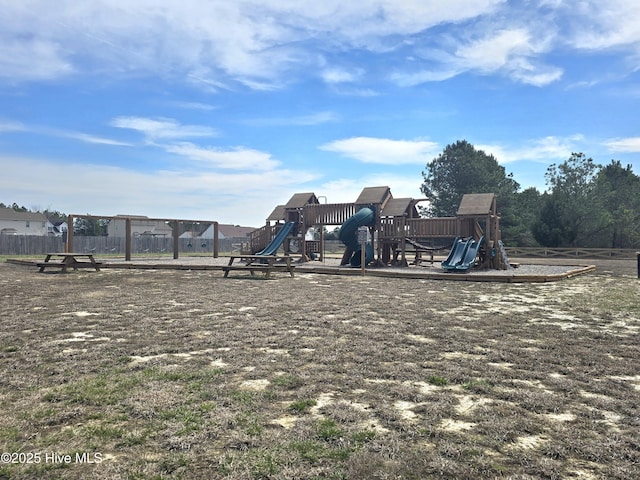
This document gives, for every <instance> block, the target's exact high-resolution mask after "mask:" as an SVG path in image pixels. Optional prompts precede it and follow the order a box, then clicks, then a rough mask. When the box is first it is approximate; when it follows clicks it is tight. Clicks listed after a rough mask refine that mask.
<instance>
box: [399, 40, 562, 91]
mask: <svg viewBox="0 0 640 480" xmlns="http://www.w3.org/2000/svg"><path fill="white" fill-rule="evenodd" d="M552 36H553V35H551V34H550V33H549V32H545V34H544V36H543V37H542V38H540V35H539V32H536V33H534V32H532V31H530V30H529V29H528V28H525V27H521V28H505V29H502V30H500V29H498V30H490V31H483V30H480V34H479V36H478V37H477V38H472V39H470V40H453V39H448V41H447V42H445V44H444V45H443V46H442V47H441V48H440V49H435V50H434V49H429V50H425V51H424V52H422V58H423V60H425V63H428V64H429V65H430V67H429V68H428V69H424V68H423V69H421V70H418V71H414V72H403V71H399V72H394V73H393V74H392V75H391V79H392V80H393V81H395V82H396V83H397V84H398V85H400V86H413V85H418V84H421V83H425V82H437V81H444V80H448V79H449V78H452V77H455V76H457V75H460V74H462V73H464V72H469V71H470V72H478V73H480V74H483V75H487V74H493V73H496V72H498V73H501V74H502V75H505V76H508V77H510V78H512V79H513V80H515V81H518V82H522V83H526V84H529V85H534V86H544V85H547V84H549V83H552V82H554V81H556V80H558V79H559V78H561V77H562V73H563V72H562V69H560V68H558V67H555V66H551V65H544V64H542V63H541V62H539V61H538V60H536V59H537V58H538V57H539V56H541V55H542V54H544V53H545V52H547V51H548V50H549V49H550V48H551V40H550V37H552Z"/></svg>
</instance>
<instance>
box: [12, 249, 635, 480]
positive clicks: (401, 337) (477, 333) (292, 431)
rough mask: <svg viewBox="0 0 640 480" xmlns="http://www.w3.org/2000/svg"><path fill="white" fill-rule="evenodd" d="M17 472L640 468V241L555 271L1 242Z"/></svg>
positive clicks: (304, 475) (350, 475)
mask: <svg viewBox="0 0 640 480" xmlns="http://www.w3.org/2000/svg"><path fill="white" fill-rule="evenodd" d="M0 318H1V319H2V329H1V330H0V372H1V377H0V447H1V448H0V450H1V451H2V452H4V453H5V454H6V453H8V454H9V456H7V455H3V457H2V463H0V479H3V480H4V479H33V478H47V479H56V478H60V479H88V478H90V479H140V480H142V479H165V478H166V479H169V478H171V479H175V478H177V479H218V478H220V479H234V480H238V479H321V478H329V479H430V478H434V479H435V478H438V479H483V478H487V479H489V478H510V479H540V478H543V479H545V478H546V479H567V478H575V479H629V480H630V479H637V478H640V401H639V400H640V371H639V370H638V365H640V342H639V337H640V280H638V279H637V278H636V273H635V261H629V262H626V263H625V262H609V263H606V262H600V263H598V269H597V270H596V272H595V273H591V274H588V275H584V276H579V277H576V278H573V279H570V280H565V281H560V282H554V283H546V284H492V283H484V282H482V283H472V282H449V281H428V280H407V279H388V278H374V277H358V276H356V277H346V276H340V277H334V276H327V275H312V274H306V275H305V274H299V275H296V278H293V279H291V278H288V277H287V276H277V277H276V278H275V279H274V280H262V279H259V278H258V277H257V278H256V279H251V278H250V277H235V278H228V279H223V278H222V274H221V273H220V272H203V271H152V270H144V271H135V270H113V269H104V270H102V271H101V272H92V271H79V272H74V273H69V274H66V275H62V274H55V273H54V274H39V273H37V269H35V268H33V267H31V268H30V267H24V266H16V265H9V264H5V263H3V264H0Z"/></svg>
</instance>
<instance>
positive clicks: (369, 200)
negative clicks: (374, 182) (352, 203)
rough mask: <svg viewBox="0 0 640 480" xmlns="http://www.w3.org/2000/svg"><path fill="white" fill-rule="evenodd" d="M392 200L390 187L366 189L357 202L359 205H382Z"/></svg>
mask: <svg viewBox="0 0 640 480" xmlns="http://www.w3.org/2000/svg"><path fill="white" fill-rule="evenodd" d="M389 198H392V195H391V189H390V188H389V187H365V188H363V189H362V192H360V196H359V197H358V199H357V200H356V204H357V205H366V204H378V205H379V204H382V203H385V201H387V200H388V199H389Z"/></svg>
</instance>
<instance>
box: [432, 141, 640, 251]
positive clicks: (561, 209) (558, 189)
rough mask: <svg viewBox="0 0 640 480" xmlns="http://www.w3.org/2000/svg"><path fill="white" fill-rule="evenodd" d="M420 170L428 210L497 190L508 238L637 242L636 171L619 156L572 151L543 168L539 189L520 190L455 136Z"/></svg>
mask: <svg viewBox="0 0 640 480" xmlns="http://www.w3.org/2000/svg"><path fill="white" fill-rule="evenodd" d="M422 177H423V183H422V185H421V187H420V190H421V191H422V193H423V194H424V195H425V196H426V197H427V198H429V200H430V203H429V206H428V207H426V208H424V212H423V213H424V214H426V215H427V216H433V217H441V216H454V215H455V214H456V210H457V209H458V206H459V204H460V200H461V199H462V195H464V194H465V193H495V194H496V197H497V205H498V210H499V214H500V224H501V229H502V239H503V241H504V243H505V244H506V245H510V246H520V247H527V246H545V247H584V248H588V247H591V248H638V247H640V177H639V176H638V175H636V174H634V173H633V171H632V169H631V165H627V166H623V165H622V164H621V163H620V161H618V160H611V162H610V163H609V164H608V165H600V164H597V163H596V162H594V160H593V159H592V158H588V157H587V156H586V155H585V154H584V153H572V154H571V156H570V157H569V158H568V159H567V160H565V161H564V162H562V163H560V164H552V165H550V166H549V167H548V168H547V171H546V173H545V183H546V187H547V188H546V190H545V191H544V192H540V191H538V189H536V188H534V187H531V188H526V189H524V190H521V189H520V184H519V183H518V182H517V181H516V180H515V179H514V178H513V174H512V173H507V172H506V170H505V168H504V167H503V166H501V165H500V164H498V161H497V160H496V158H495V157H494V156H493V155H487V154H486V153H485V152H484V151H482V150H478V149H476V148H475V147H474V146H473V145H471V144H470V143H469V142H467V141H466V140H459V141H457V142H456V143H453V144H451V145H448V146H447V147H446V148H445V149H444V150H443V152H442V153H441V154H439V155H438V156H437V157H436V158H434V159H433V160H432V161H430V162H428V163H427V165H426V167H425V169H424V171H423V172H422Z"/></svg>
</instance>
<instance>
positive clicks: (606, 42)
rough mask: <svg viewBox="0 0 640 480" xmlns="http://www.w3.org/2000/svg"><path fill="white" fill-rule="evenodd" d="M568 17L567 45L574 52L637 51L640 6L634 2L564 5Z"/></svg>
mask: <svg viewBox="0 0 640 480" xmlns="http://www.w3.org/2000/svg"><path fill="white" fill-rule="evenodd" d="M566 9H567V11H568V12H569V13H570V14H571V15H570V16H569V17H568V18H570V19H571V20H572V21H571V25H572V28H571V33H570V36H569V39H568V40H569V42H570V43H571V44H572V45H573V46H574V47H576V48H580V49H587V50H602V49H609V48H615V47H621V46H629V45H632V46H633V45H635V49H634V50H635V52H636V53H637V52H638V48H639V47H640V45H639V44H640V3H638V2H637V1H636V0H607V1H606V2H601V1H598V0H584V1H581V2H579V3H578V4H577V5H574V4H572V3H568V4H566Z"/></svg>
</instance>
